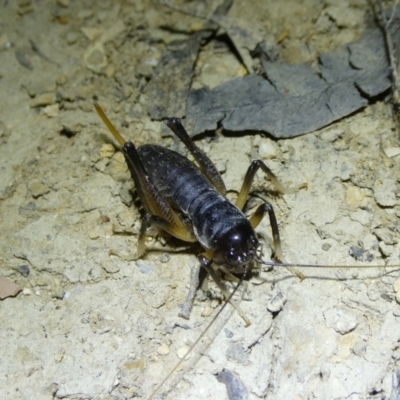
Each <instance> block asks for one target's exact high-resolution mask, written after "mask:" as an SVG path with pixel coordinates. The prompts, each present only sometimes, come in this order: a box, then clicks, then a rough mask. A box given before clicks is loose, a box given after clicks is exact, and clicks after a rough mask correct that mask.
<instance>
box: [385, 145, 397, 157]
mask: <svg viewBox="0 0 400 400" xmlns="http://www.w3.org/2000/svg"><path fill="white" fill-rule="evenodd" d="M383 152H384V153H385V156H386V157H388V158H393V157H396V156H398V155H400V147H386V148H385V149H383Z"/></svg>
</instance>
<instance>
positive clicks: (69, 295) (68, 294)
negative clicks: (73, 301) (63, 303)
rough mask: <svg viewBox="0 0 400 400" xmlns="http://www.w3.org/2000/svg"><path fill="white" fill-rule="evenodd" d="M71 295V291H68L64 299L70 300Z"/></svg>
mask: <svg viewBox="0 0 400 400" xmlns="http://www.w3.org/2000/svg"><path fill="white" fill-rule="evenodd" d="M70 297H71V292H69V291H67V292H65V294H64V300H68V299H69V298H70Z"/></svg>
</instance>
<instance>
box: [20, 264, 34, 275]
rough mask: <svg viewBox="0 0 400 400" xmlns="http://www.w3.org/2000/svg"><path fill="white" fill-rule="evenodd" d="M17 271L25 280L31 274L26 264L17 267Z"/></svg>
mask: <svg viewBox="0 0 400 400" xmlns="http://www.w3.org/2000/svg"><path fill="white" fill-rule="evenodd" d="M17 271H18V272H19V273H20V274H21V275H22V276H24V277H25V278H26V277H27V276H28V275H29V274H30V272H31V271H30V270H29V266H28V265H26V264H23V265H20V266H18V267H17Z"/></svg>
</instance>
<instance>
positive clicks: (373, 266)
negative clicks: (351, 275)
mask: <svg viewBox="0 0 400 400" xmlns="http://www.w3.org/2000/svg"><path fill="white" fill-rule="evenodd" d="M257 262H258V263H260V264H263V265H267V266H268V267H300V268H348V269H356V268H357V269H361V268H399V267H400V265H377V264H371V265H325V264H320V265H319V264H301V263H286V262H285V263H276V262H274V261H264V260H262V259H261V258H257Z"/></svg>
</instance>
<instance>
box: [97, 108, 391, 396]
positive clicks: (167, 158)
mask: <svg viewBox="0 0 400 400" xmlns="http://www.w3.org/2000/svg"><path fill="white" fill-rule="evenodd" d="M94 106H95V109H96V111H97V113H98V114H99V116H100V117H101V119H102V120H103V122H104V124H105V125H106V126H107V128H108V129H109V131H110V132H111V133H112V135H113V137H114V138H115V140H116V141H117V142H118V144H119V145H120V146H121V149H122V152H123V155H124V157H125V161H126V164H127V166H128V168H129V171H130V173H131V176H132V179H133V181H134V183H135V188H136V190H137V193H138V196H139V200H140V203H141V205H142V207H143V209H144V217H143V219H142V223H141V227H140V231H139V238H138V245H137V251H136V255H135V259H138V258H140V257H142V256H143V255H144V254H145V252H146V248H145V237H146V231H147V229H148V228H149V227H150V226H151V225H152V226H155V227H156V228H158V229H160V230H162V231H165V232H167V233H168V234H170V235H172V236H173V237H175V238H178V239H180V240H182V241H184V242H188V243H196V242H197V243H199V244H200V245H201V247H202V248H203V252H201V253H200V254H199V255H198V256H197V257H198V260H199V264H198V266H197V269H195V271H194V272H192V274H191V283H190V289H189V293H188V295H187V299H186V301H185V303H184V305H183V307H182V309H181V311H180V313H179V316H180V317H183V318H186V319H188V318H189V317H190V311H191V308H192V305H193V302H194V298H195V295H196V291H197V289H198V287H199V272H200V269H201V268H203V269H204V270H205V271H206V272H207V274H209V275H210V276H211V278H212V279H213V280H214V282H215V283H216V285H217V286H218V287H219V289H220V290H221V292H222V293H223V295H224V298H225V303H224V304H223V306H222V307H220V308H219V310H218V311H217V313H216V314H215V315H214V317H213V318H212V319H211V322H210V323H209V324H208V325H207V327H206V329H205V330H204V331H203V332H202V333H201V335H200V336H199V338H198V339H197V340H196V341H195V343H194V344H193V345H192V346H191V347H190V349H189V350H188V352H187V355H188V354H189V353H190V352H191V351H192V350H193V349H194V348H195V347H196V345H197V344H198V343H199V342H200V340H201V339H202V338H203V337H204V335H205V333H206V332H207V331H208V329H209V328H210V327H211V325H212V324H213V323H214V322H215V321H216V319H217V318H218V317H219V315H220V314H221V312H222V311H223V309H224V308H225V307H226V305H227V304H228V303H229V304H231V305H232V306H233V307H234V308H235V309H236V310H237V312H238V313H239V315H240V316H241V318H242V319H243V321H244V323H245V326H246V327H247V326H249V325H250V324H251V321H250V319H249V318H248V317H247V316H246V314H245V313H244V311H243V310H242V309H241V308H240V306H239V304H238V303H236V301H234V300H233V295H234V294H235V293H236V291H237V290H238V288H239V286H240V285H241V284H242V283H243V280H244V279H245V277H246V275H247V274H248V271H249V270H250V269H252V268H253V267H254V266H255V265H260V264H263V265H266V266H271V267H274V266H280V267H282V266H283V267H286V268H288V270H289V271H290V272H291V273H292V274H294V275H296V276H297V277H298V278H299V279H300V280H303V279H305V276H304V275H303V274H302V273H301V272H300V271H298V270H297V269H296V267H300V268H301V267H306V268H382V265H381V266H377V265H366V266H364V265H352V266H343V265H322V264H321V265H316V264H301V263H288V262H285V260H284V257H283V252H282V245H281V239H280V234H279V229H278V222H277V219H276V216H275V212H274V209H273V206H272V204H271V203H270V202H268V201H264V202H263V203H261V204H260V205H259V206H258V207H257V208H256V210H255V212H254V213H253V214H252V215H251V216H250V217H249V218H247V217H246V216H245V214H244V212H243V210H244V208H245V205H246V202H247V200H248V198H249V195H250V191H251V187H252V183H253V180H254V177H255V175H256V173H257V171H258V170H259V169H261V170H262V171H263V172H264V173H265V174H266V176H267V177H268V178H269V179H270V181H271V183H272V184H273V186H274V188H275V189H276V191H277V192H278V193H279V194H288V193H294V192H296V191H298V190H300V189H304V188H307V183H303V184H300V185H298V186H297V187H285V186H284V185H283V184H282V183H281V182H280V181H279V180H278V178H277V177H276V176H275V174H274V173H273V172H272V171H271V170H270V169H269V168H268V166H267V165H266V164H265V163H264V162H263V161H261V160H254V161H253V162H252V163H251V165H250V166H249V168H248V170H247V172H246V174H245V178H244V181H243V184H242V186H241V189H240V191H239V194H238V196H237V199H236V202H235V204H233V203H232V202H230V201H229V200H228V199H227V197H226V193H227V189H226V187H225V184H224V182H223V180H222V177H221V175H220V174H219V172H218V170H217V168H216V167H215V165H214V164H213V162H212V161H211V160H210V158H209V157H208V156H207V155H206V154H205V153H204V152H203V151H202V150H201V149H200V148H199V147H198V146H196V144H195V143H194V142H193V140H192V139H191V137H190V136H189V134H188V133H187V131H186V130H185V128H184V127H183V125H182V123H181V121H180V120H179V119H178V118H170V119H169V120H167V122H166V124H167V126H168V127H169V128H170V129H171V130H172V131H173V132H174V134H175V135H176V136H177V137H178V138H179V139H180V140H181V141H182V142H183V144H184V145H185V146H186V148H187V149H188V151H189V152H190V153H191V155H192V156H193V158H194V160H195V162H196V163H197V165H196V164H195V163H193V162H192V161H190V160H189V159H187V158H186V157H184V156H182V155H181V154H179V153H177V152H175V151H173V150H170V149H167V148H165V147H162V146H159V145H153V144H145V145H142V146H140V147H136V146H135V145H134V143H132V142H131V141H126V140H125V139H124V138H123V137H122V136H121V134H120V133H119V132H118V130H117V129H116V128H115V126H114V125H113V124H112V123H111V121H110V120H109V119H108V117H107V116H106V114H105V112H104V111H103V109H102V108H101V107H100V105H99V104H97V103H95V105H94ZM266 214H268V217H269V220H270V225H271V230H272V238H273V250H274V253H273V254H274V261H265V260H263V259H262V255H261V249H260V242H259V240H258V238H257V234H256V232H255V229H256V228H257V226H258V225H259V224H260V222H261V221H262V219H263V218H264V216H265V215H266ZM385 267H392V265H390V266H385ZM393 267H398V265H393ZM218 270H219V271H221V272H222V273H223V274H225V276H228V277H230V279H231V280H233V281H236V282H237V285H236V286H235V287H234V289H233V291H229V289H228V287H227V285H226V284H225V283H224V282H223V281H222V279H221V278H220V276H219V275H218V274H217V272H218ZM237 275H241V278H240V279H238V278H237V277H236V276H237ZM185 357H186V356H185ZM185 357H183V358H182V359H181V360H180V361H179V363H178V364H177V365H176V366H175V368H173V369H172V371H171V372H170V373H169V374H168V375H167V376H166V378H165V379H164V380H163V381H162V382H161V383H160V384H159V385H158V386H157V387H156V389H155V390H154V392H153V393H152V394H151V395H150V397H149V398H150V399H151V398H154V396H155V395H156V394H157V393H158V392H159V390H160V389H161V387H162V386H163V385H164V384H165V383H166V381H167V380H168V379H169V378H170V377H171V375H172V374H173V373H174V372H175V371H176V370H178V368H179V367H180V366H181V364H182V363H183V362H184V359H185Z"/></svg>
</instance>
